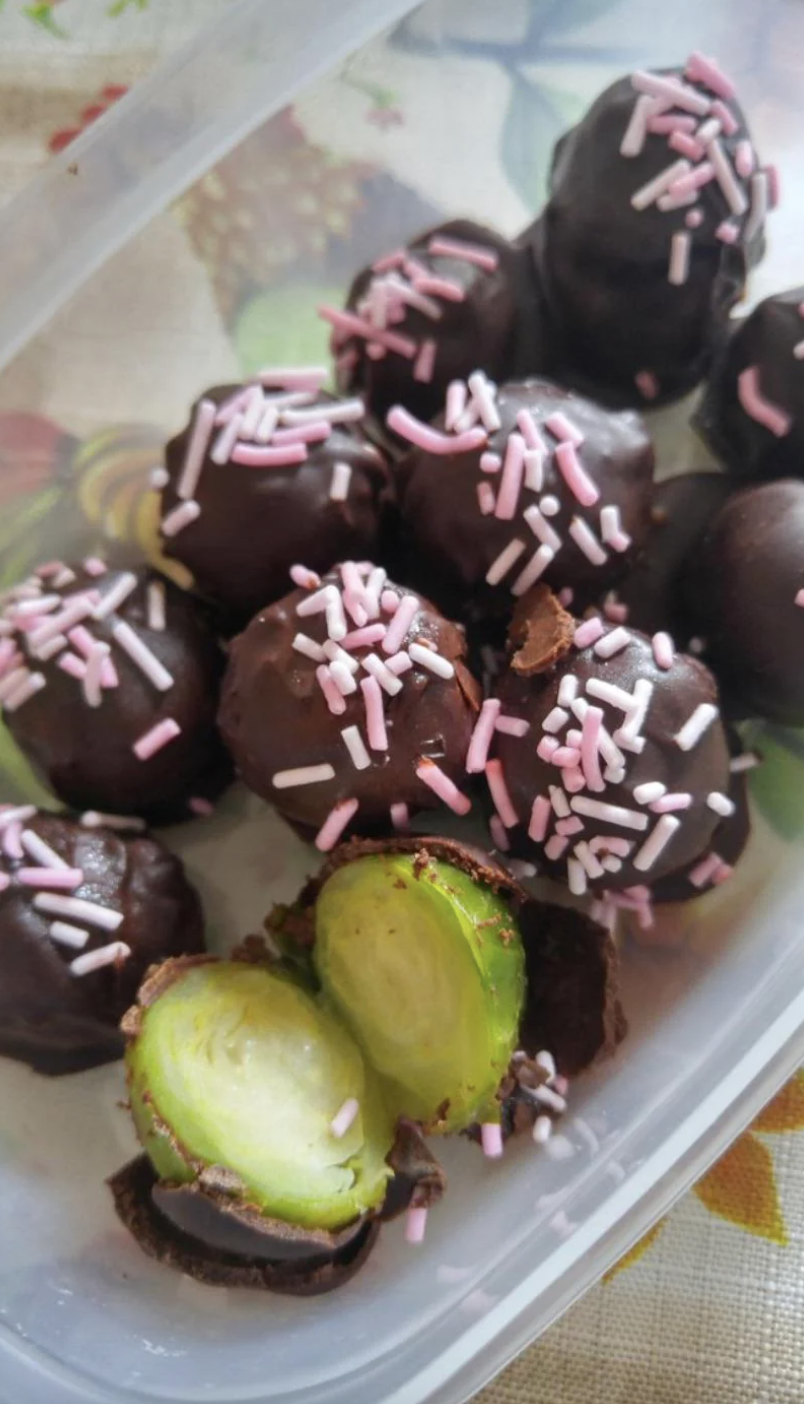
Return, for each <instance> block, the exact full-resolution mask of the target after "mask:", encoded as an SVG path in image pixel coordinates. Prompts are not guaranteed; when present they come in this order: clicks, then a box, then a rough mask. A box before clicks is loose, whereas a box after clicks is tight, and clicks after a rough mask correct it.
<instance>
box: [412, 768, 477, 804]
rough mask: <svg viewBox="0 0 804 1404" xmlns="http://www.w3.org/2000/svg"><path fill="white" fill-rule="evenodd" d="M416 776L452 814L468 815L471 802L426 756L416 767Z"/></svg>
mask: <svg viewBox="0 0 804 1404" xmlns="http://www.w3.org/2000/svg"><path fill="white" fill-rule="evenodd" d="M416 775H417V777H418V779H419V780H421V781H422V783H423V784H425V785H427V787H428V789H430V790H432V791H433V794H434V795H437V796H438V798H439V799H441V800H443V801H444V803H445V804H446V805H448V807H449V808H450V809H451V810H452V811H453V813H454V814H468V813H469V810H470V809H471V808H472V801H471V800H470V799H469V798H468V797H467V796H466V795H464V794H462V793H461V791H460V790H459V789H458V787H457V785H455V784H453V782H452V780H450V778H449V776H448V775H446V774H445V772H444V771H443V770H442V769H441V767H440V766H439V765H436V763H435V761H433V760H430V758H429V757H428V756H423V757H422V759H421V760H420V761H419V764H418V765H417V766H416Z"/></svg>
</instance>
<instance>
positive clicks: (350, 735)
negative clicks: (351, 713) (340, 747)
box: [341, 726, 371, 770]
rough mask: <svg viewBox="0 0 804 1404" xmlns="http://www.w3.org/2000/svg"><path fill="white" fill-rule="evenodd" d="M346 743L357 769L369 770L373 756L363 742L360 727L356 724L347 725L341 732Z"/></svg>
mask: <svg viewBox="0 0 804 1404" xmlns="http://www.w3.org/2000/svg"><path fill="white" fill-rule="evenodd" d="M341 736H342V737H343V740H344V745H345V746H346V749H347V751H348V752H349V755H350V757H351V760H352V765H353V766H354V768H355V770H367V769H368V767H369V766H370V765H371V756H370V755H369V753H368V751H367V750H366V748H365V746H364V744H363V737H362V736H361V735H360V728H359V727H356V726H345V727H344V729H343V731H342V732H341Z"/></svg>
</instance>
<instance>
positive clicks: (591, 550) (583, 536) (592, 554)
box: [556, 445, 620, 566]
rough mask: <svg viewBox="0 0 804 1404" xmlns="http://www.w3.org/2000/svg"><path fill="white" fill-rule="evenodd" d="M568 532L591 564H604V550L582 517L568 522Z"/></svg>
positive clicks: (605, 558) (605, 559) (605, 556)
mask: <svg viewBox="0 0 804 1404" xmlns="http://www.w3.org/2000/svg"><path fill="white" fill-rule="evenodd" d="M566 447H570V448H571V445H567V446H566ZM559 451H560V450H557V451H556V452H559ZM604 510H605V509H604ZM569 534H570V536H571V537H572V539H573V541H574V542H575V545H576V546H577V547H578V550H579V551H582V552H583V554H584V555H585V556H586V559H587V560H588V561H591V563H592V565H593V566H602V565H605V564H606V561H607V559H608V557H607V555H606V552H605V551H604V550H603V547H602V546H601V544H600V542H599V541H598V539H597V537H596V536H595V533H594V532H593V531H592V528H591V527H590V526H589V524H588V522H585V521H584V520H583V517H573V518H572V521H571V522H570V524H569ZM612 544H613V543H612ZM617 549H618V550H619V549H620V547H619V546H618V547H617Z"/></svg>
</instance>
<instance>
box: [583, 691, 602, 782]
mask: <svg viewBox="0 0 804 1404" xmlns="http://www.w3.org/2000/svg"><path fill="white" fill-rule="evenodd" d="M602 724H603V711H602V709H601V708H600V707H587V709H586V712H585V713H584V719H583V727H582V731H581V766H582V769H583V773H584V778H585V779H586V783H587V785H588V786H589V789H590V790H594V791H597V792H598V793H600V792H601V791H603V790H605V788H606V786H605V782H604V780H603V776H602V775H601V773H600V751H599V745H600V728H601V726H602Z"/></svg>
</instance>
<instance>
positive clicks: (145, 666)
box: [112, 619, 173, 692]
mask: <svg viewBox="0 0 804 1404" xmlns="http://www.w3.org/2000/svg"><path fill="white" fill-rule="evenodd" d="M112 637H113V639H114V641H115V643H116V644H119V646H120V648H122V650H123V652H124V653H127V654H128V656H129V658H130V659H131V661H132V662H133V663H136V665H137V667H138V668H140V669H141V671H142V672H143V673H144V674H145V676H146V678H148V680H149V681H150V682H152V683H153V685H154V687H155V688H156V689H157V691H158V692H167V691H168V689H169V688H171V687H172V686H173V677H172V676H171V674H170V673H169V672H168V670H167V668H165V667H164V666H163V664H162V663H160V661H159V659H158V658H157V657H156V654H155V653H152V652H151V650H150V648H149V647H148V645H147V644H146V643H143V640H142V639H141V638H140V637H139V634H135V632H134V630H133V629H132V628H131V625H130V624H126V623H125V621H124V620H122V619H118V620H116V622H115V623H114V624H113V625H112Z"/></svg>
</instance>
